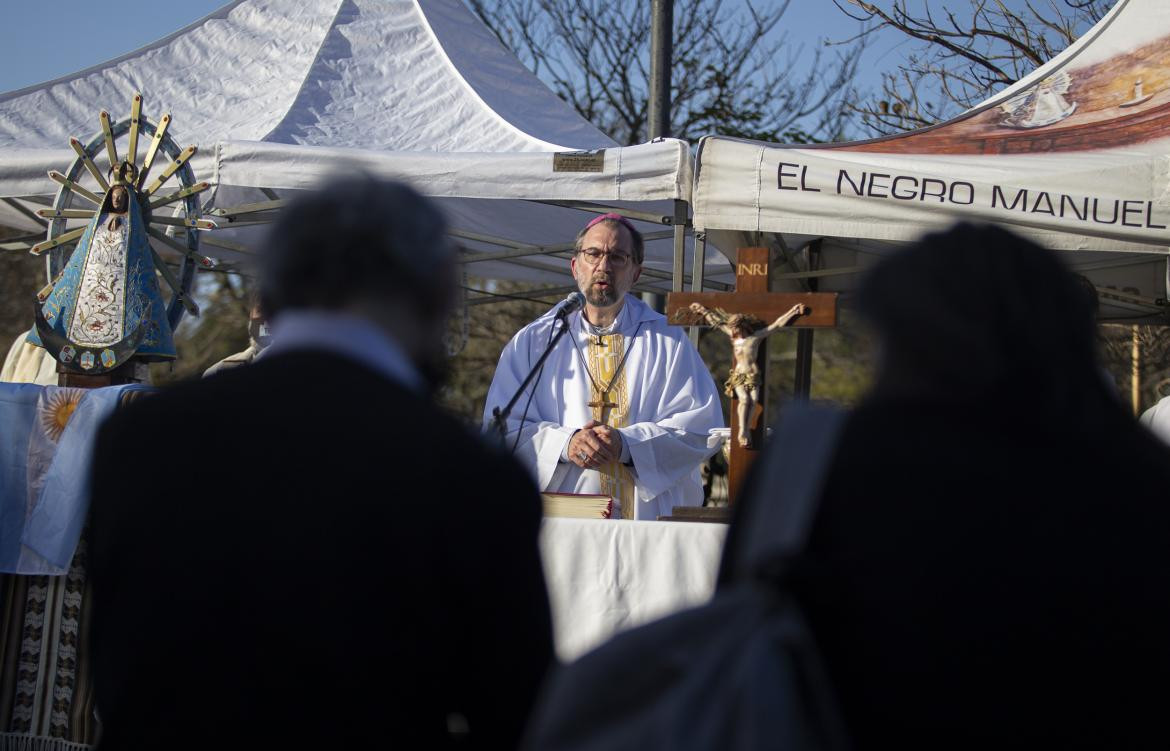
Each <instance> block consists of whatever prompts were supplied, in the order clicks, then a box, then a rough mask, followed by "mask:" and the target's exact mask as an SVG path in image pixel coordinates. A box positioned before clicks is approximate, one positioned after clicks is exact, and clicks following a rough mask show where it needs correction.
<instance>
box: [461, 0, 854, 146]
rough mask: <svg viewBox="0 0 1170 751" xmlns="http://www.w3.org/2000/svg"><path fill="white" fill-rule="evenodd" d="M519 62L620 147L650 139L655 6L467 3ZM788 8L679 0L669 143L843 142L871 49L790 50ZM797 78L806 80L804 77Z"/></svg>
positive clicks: (596, 1)
mask: <svg viewBox="0 0 1170 751" xmlns="http://www.w3.org/2000/svg"><path fill="white" fill-rule="evenodd" d="M467 2H468V4H469V6H470V7H471V9H472V10H473V11H474V12H475V13H476V15H477V16H479V18H480V19H481V20H482V21H483V22H484V23H485V24H486V25H487V26H488V27H489V28H490V29H492V30H493V31H494V32H495V33H496V35H497V36H498V37H499V38H500V40H501V41H502V42H503V43H504V44H505V45H507V46H508V47H509V48H510V49H512V50H513V51H514V52H515V53H516V54H517V56H518V57H519V58H520V60H521V62H523V63H524V64H525V65H527V66H528V67H529V68H530V69H531V70H533V71H534V72H535V73H536V74H537V75H538V76H540V78H541V79H542V80H544V81H545V82H546V83H547V84H549V86H550V87H551V88H552V89H553V91H555V92H556V93H557V94H558V95H559V96H560V97H561V98H562V99H564V100H565V101H566V102H568V103H569V104H570V105H572V106H573V107H574V108H575V109H576V110H577V112H579V113H580V114H581V115H582V116H583V117H585V118H586V119H588V120H589V121H590V122H592V123H593V124H594V125H596V126H597V127H598V128H600V129H601V130H603V131H605V132H606V133H607V134H608V135H610V136H611V137H612V138H613V139H614V140H615V141H617V142H618V143H623V144H626V143H636V142H640V141H643V140H645V139H646V129H647V123H648V98H649V89H650V83H649V77H650V71H649V70H648V65H647V61H648V60H649V44H650V23H651V19H650V7H649V3H646V2H644V0H618V1H617V2H609V1H608V0H467ZM787 8H788V0H784V1H783V2H778V3H771V4H769V3H764V2H760V1H759V0H738V1H737V2H730V1H728V0H676V3H675V10H674V69H673V71H672V89H671V116H670V123H671V133H672V135H675V136H677V137H679V138H687V139H691V140H695V139H697V138H698V137H700V136H702V135H706V134H708V133H721V134H725V135H735V136H742V137H748V138H759V139H765V140H773V141H811V140H834V139H839V138H840V137H842V135H843V134H844V132H845V129H846V127H847V126H848V124H849V118H850V117H851V115H852V112H851V110H850V109H849V103H850V102H851V101H852V100H853V99H854V98H855V97H856V92H855V91H854V89H853V78H854V75H855V73H856V70H857V65H858V60H859V58H860V55H861V52H862V50H863V48H864V45H865V39H864V38H860V37H859V38H858V39H857V40H855V41H854V42H852V43H850V44H848V45H838V46H837V47H836V48H834V49H828V48H826V47H824V46H823V45H819V46H817V47H816V48H815V49H814V50H813V51H812V53H811V54H808V50H807V49H806V47H804V46H802V45H792V44H790V43H789V41H788V39H787V37H786V36H785V35H784V34H783V33H781V31H780V21H781V18H782V17H783V15H784V13H785V11H786V10H787ZM795 71H801V72H800V73H796V72H795Z"/></svg>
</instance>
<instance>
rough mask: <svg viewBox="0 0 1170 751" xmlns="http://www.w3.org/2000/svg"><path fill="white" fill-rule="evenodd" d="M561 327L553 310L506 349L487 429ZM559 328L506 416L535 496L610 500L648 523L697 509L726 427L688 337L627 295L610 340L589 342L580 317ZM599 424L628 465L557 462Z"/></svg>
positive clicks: (510, 439) (716, 396)
mask: <svg viewBox="0 0 1170 751" xmlns="http://www.w3.org/2000/svg"><path fill="white" fill-rule="evenodd" d="M560 325H561V324H560V323H559V322H558V321H557V317H556V315H555V314H554V313H553V312H552V311H550V312H549V313H546V314H545V315H543V316H541V317H540V318H538V319H537V320H535V321H533V322H532V323H530V324H528V325H527V326H525V327H524V328H523V329H521V330H520V332H519V333H517V334H516V336H515V337H513V338H512V341H511V342H509V343H508V345H507V346H506V347H505V348H504V351H503V353H502V354H501V355H500V362H499V365H498V367H497V368H496V374H495V378H494V379H493V380H492V385H491V389H490V390H489V391H488V396H487V401H486V403H485V409H484V425H485V426H490V423H491V417H492V409H493V408H495V407H501V408H502V407H503V406H504V405H506V404H507V403H508V400H509V399H510V398H511V397H512V395H513V394H514V393H515V392H516V389H518V388H519V387H520V384H521V382H523V380H524V377H525V376H526V375H527V374H528V371H529V370H530V369H531V368H532V366H533V365H534V364H535V363H536V361H537V360H539V359H540V355H541V353H542V352H543V351H544V348H545V347H546V346H547V344H548V342H549V340H550V338H551V335H552V334H553V333H554V326H555V327H559V326H560ZM565 325H567V326H568V328H569V332H568V333H567V334H566V335H565V336H564V337H562V338H561V340H560V341H559V342H558V343H557V345H556V347H555V348H554V350H553V351H552V354H551V355H549V358H548V360H546V361H545V364H544V368H543V370H542V372H541V373H540V375H539V376H538V377H537V378H536V379H535V380H534V382H533V383H532V384H530V385H529V387H528V389H526V390H525V393H524V395H523V396H522V397H521V398H520V399H519V400H518V401H517V402H516V406H515V407H513V409H512V413H511V415H509V418H508V442H507V446H508V448H509V449H511V447H512V446H513V445H514V444H515V445H516V450H515V456H516V457H517V459H519V460H520V461H521V462H522V463H523V464H524V465H525V466H527V467H528V468H529V469H530V471H531V472H532V473H533V474H534V475H535V477H536V480H537V484H538V485H539V486H540V489H541V490H542V491H556V492H567V493H604V494H606V495H612V496H614V497H615V498H617V499H618V500H619V501H621V502H622V503H623V505H624V507H623V514H622V515H623V516H624V517H626V518H636V519H655V518H657V517H658V516H659V515H667V514H669V513H670V512H671V509H673V508H674V507H675V506H699V505H702V503H703V488H702V481H701V479H700V474H699V468H700V466H701V465H702V463H703V462H704V461H706V459H707V458H708V457H709V456H710V455H711V454H713V453H714V452H715V450H716V447H715V446H714V445H711V446H710V447H709V443H711V442H710V441H709V440H708V435H709V433H710V431H711V429H712V428H721V427H723V409H722V407H721V406H720V403H719V394H718V391H717V390H716V388H715V382H714V381H713V380H712V379H711V374H710V373H709V372H708V370H707V366H706V365H704V364H703V361H702V360H701V359H700V358H699V353H698V352H697V351H696V350H695V348H694V345H692V344H691V342H690V340H689V339H688V338H687V337H686V333H685V330H684V329H683V328H682V327H680V326H671V325H669V324H668V323H667V322H666V318H665V316H663V315H661V314H659V313H656V312H654V311H653V310H652V309H651V308H650V307H648V306H647V305H646V304H645V303H643V302H642V301H641V300H639V299H638V298H636V297H632V296H630V295H627V296H626V301H625V304H624V305H623V306H622V309H621V311H620V312H619V313H618V317H617V320H616V321H615V325H614V327H613V329H612V334H610V335H607V336H602V337H599V336H597V335H593V334H590V333H589V331H588V329H587V327H586V325H585V322H584V321H583V320H582V318H581V313H580V312H576V313H572V314H570V315H569V316H568V317H567V318H566V319H565ZM529 397H531V402H530V401H529ZM591 404H592V405H593V406H591ZM599 413H600V414H599ZM599 416H600V417H603V418H604V419H602V421H603V422H605V423H606V424H608V425H612V426H614V427H615V428H616V429H617V430H618V432H620V433H621V436H622V441H623V442H624V443H625V444H626V446H627V447H628V457H629V458H628V459H627V460H626V463H623V464H620V465H619V464H618V463H617V462H614V463H612V465H611V466H609V467H602V468H601V470H600V471H599V470H594V469H588V470H584V469H581V468H580V467H578V466H577V465H576V464H573V463H572V462H568V461H564V460H563V458H562V457H563V455H564V451H565V448H566V445H567V444H568V441H569V439H570V438H571V437H572V435H573V433H574V432H576V431H577V429H579V428H581V427H582V426H583V425H585V423H586V422H588V421H589V420H591V419H595V418H597V417H599ZM517 431H519V435H517ZM517 438H518V439H519V440H518V441H517ZM631 502H632V503H631ZM630 505H632V507H633V508H632V509H631V508H629V506H630ZM631 511H632V513H631Z"/></svg>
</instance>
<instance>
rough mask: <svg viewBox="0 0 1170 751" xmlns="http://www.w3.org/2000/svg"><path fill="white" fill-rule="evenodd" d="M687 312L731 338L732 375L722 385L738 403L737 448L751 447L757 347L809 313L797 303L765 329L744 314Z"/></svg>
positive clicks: (695, 306)
mask: <svg viewBox="0 0 1170 751" xmlns="http://www.w3.org/2000/svg"><path fill="white" fill-rule="evenodd" d="M690 308H691V310H692V311H694V312H695V313H696V314H698V315H700V316H702V318H703V320H705V321H706V322H707V323H708V324H709V325H710V326H713V327H715V328H717V329H719V330H720V331H722V332H723V333H724V334H727V336H728V337H730V338H731V372H730V374H729V375H728V377H727V383H726V384H725V385H724V391H725V393H726V394H727V395H728V396H730V397H734V398H735V399H736V400H737V404H736V413H737V417H738V418H739V420H738V422H739V425H738V427H739V434H738V435H737V436H736V440H737V441H739V445H740V446H744V447H745V448H746V447H748V446H751V443H752V438H751V430H752V426H754V425H755V423H756V421H757V420H758V419H759V417H760V415H759V412H763V409H762V408H760V368H759V366H758V365H757V364H756V359H757V356H758V355H759V352H760V343H761V342H763V341H764V339H766V338H768V337H769V336H771V335H772V334H773V333H774V332H775V331H777V330H778V329H781V328H783V327H785V326H787V325H788V324H789V323H791V322H792V320H793V319H795V318H796V317H797V316H800V315H804V314H805V313H808V306H807V305H805V304H803V303H797V304H796V305H793V306H792V307H791V308H790V309H789V310H788V312H786V313H785V314H784V315H782V316H780V317H779V318H777V319H776V320H775V321H772V323H770V324H768V325H767V326H765V325H764V322H763V321H761V320H760V319H759V318H756V317H755V316H753V315H748V314H745V313H735V314H733V315H728V314H727V313H725V312H724V311H723V310H721V309H719V308H716V309H715V310H709V309H708V308H707V307H706V306H705V305H703V304H702V303H697V302H693V303H691V305H690Z"/></svg>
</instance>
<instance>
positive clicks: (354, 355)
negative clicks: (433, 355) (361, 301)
mask: <svg viewBox="0 0 1170 751" xmlns="http://www.w3.org/2000/svg"><path fill="white" fill-rule="evenodd" d="M302 350H318V351H321V350H323V351H326V352H332V353H334V354H338V355H342V356H344V357H348V358H350V359H352V360H357V361H358V362H360V363H362V364H363V365H366V366H368V367H370V368H373V369H374V370H376V371H377V372H379V373H381V374H382V375H384V376H386V377H387V378H389V379H391V380H392V381H395V382H396V383H399V384H401V385H403V386H405V387H406V388H408V389H410V390H412V391H416V392H419V393H422V392H423V391H425V388H424V384H423V379H422V376H421V375H420V374H419V372H418V370H417V369H416V368H415V367H414V364H413V363H412V362H411V361H410V358H408V357H407V356H406V353H405V352H404V351H403V350H402V347H401V346H399V344H398V343H397V342H396V341H394V340H393V339H392V338H391V337H389V336H388V335H387V334H386V333H385V332H384V331H383V330H382V329H381V328H379V327H378V326H376V325H375V324H373V323H371V322H370V321H368V320H367V319H365V318H362V317H360V316H355V315H352V314H350V313H340V312H337V311H325V310H286V311H284V312H283V313H281V314H280V315H278V316H277V317H276V319H275V320H274V321H273V322H272V342H271V343H270V344H269V345H268V346H267V347H265V348H264V350H263V351H262V352H260V354H258V355H257V359H260V358H263V359H268V358H270V357H275V356H276V355H280V354H284V353H285V352H293V351H302Z"/></svg>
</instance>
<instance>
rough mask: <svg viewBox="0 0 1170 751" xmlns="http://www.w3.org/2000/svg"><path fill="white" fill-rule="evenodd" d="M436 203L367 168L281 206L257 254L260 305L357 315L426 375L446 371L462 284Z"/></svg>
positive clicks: (272, 311) (272, 315) (274, 312)
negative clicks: (447, 334)
mask: <svg viewBox="0 0 1170 751" xmlns="http://www.w3.org/2000/svg"><path fill="white" fill-rule="evenodd" d="M446 232H447V225H446V221H445V220H444V218H443V216H442V214H441V213H440V212H439V210H438V208H437V207H436V206H435V204H434V203H433V202H431V201H430V200H428V199H426V198H424V197H423V196H421V195H419V193H417V192H416V191H415V190H413V189H412V188H410V187H409V186H407V185H405V184H403V183H396V182H390V181H385V180H379V179H376V178H373V177H370V176H369V175H358V176H351V177H342V178H337V179H334V180H330V181H329V182H327V183H326V184H324V185H323V186H321V188H319V189H317V190H315V191H312V192H310V193H308V194H306V195H304V196H301V197H299V198H297V199H296V200H294V201H293V202H292V203H291V204H289V206H287V207H286V208H285V210H284V211H283V212H281V217H280V219H279V220H278V221H277V222H276V224H275V225H274V226H273V228H272V232H271V233H270V234H269V236H268V239H267V242H266V244H265V247H264V249H263V252H262V254H261V259H260V298H261V308H262V309H263V311H264V313H265V314H266V315H267V316H268V318H269V319H270V320H277V319H279V318H280V315H281V313H282V312H284V311H287V310H304V309H312V310H325V311H333V312H344V313H349V314H353V315H358V316H361V317H363V318H366V319H367V320H369V321H371V322H373V323H374V324H376V325H378V326H379V327H381V328H382V329H383V330H384V331H386V332H387V333H388V334H389V335H390V336H392V337H393V338H394V339H395V340H396V342H397V343H398V344H399V345H400V346H402V347H403V348H404V349H405V350H406V352H407V353H408V354H409V355H410V357H411V358H412V359H413V360H414V362H415V364H416V365H417V366H418V367H419V369H420V370H422V371H423V373H424V375H425V376H427V377H428V378H429V379H432V380H433V379H434V378H435V376H436V374H437V373H439V372H441V370H442V368H443V366H444V364H445V360H446V354H445V351H444V347H443V341H442V339H443V333H444V331H445V326H446V318H447V315H448V313H449V312H450V310H451V307H452V304H453V301H454V293H455V273H454V248H453V247H452V246H451V244H450V243H449V242H448V240H447V236H446Z"/></svg>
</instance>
